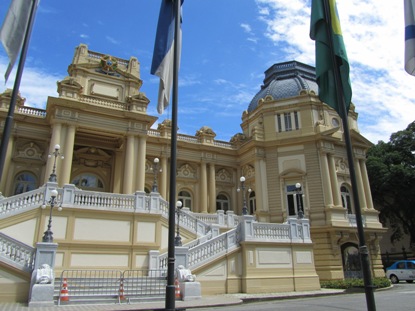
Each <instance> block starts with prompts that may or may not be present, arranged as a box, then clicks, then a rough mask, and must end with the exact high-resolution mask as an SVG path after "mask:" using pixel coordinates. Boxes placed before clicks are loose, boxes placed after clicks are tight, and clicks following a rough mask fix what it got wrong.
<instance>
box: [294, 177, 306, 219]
mask: <svg viewBox="0 0 415 311" xmlns="http://www.w3.org/2000/svg"><path fill="white" fill-rule="evenodd" d="M295 189H296V191H297V202H298V218H300V219H301V218H304V211H303V208H302V206H301V201H302V196H303V192H302V191H301V184H300V183H299V182H298V183H296V184H295Z"/></svg>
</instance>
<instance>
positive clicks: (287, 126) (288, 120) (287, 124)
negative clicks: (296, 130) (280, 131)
mask: <svg viewBox="0 0 415 311" xmlns="http://www.w3.org/2000/svg"><path fill="white" fill-rule="evenodd" d="M284 122H285V130H286V131H292V129H293V126H292V122H291V113H289V112H286V113H284Z"/></svg>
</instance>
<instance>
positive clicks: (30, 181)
mask: <svg viewBox="0 0 415 311" xmlns="http://www.w3.org/2000/svg"><path fill="white" fill-rule="evenodd" d="M37 187H38V183H37V178H36V176H35V175H34V174H33V173H30V172H23V173H20V174H19V175H17V176H16V178H15V180H14V194H20V193H23V192H27V191H31V190H34V189H36V188H37Z"/></svg>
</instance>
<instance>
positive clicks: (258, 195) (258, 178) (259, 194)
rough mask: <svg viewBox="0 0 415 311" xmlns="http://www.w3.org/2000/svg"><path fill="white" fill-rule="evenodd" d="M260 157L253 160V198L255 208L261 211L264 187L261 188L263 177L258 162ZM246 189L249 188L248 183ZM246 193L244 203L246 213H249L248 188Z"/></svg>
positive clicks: (262, 208)
mask: <svg viewBox="0 0 415 311" xmlns="http://www.w3.org/2000/svg"><path fill="white" fill-rule="evenodd" d="M260 161H261V160H260V159H256V160H255V200H256V208H257V209H260V210H261V211H263V210H264V206H263V201H262V198H263V193H264V189H263V188H262V187H263V185H264V183H263V177H262V173H263V172H262V169H261V163H260ZM245 186H246V189H249V185H248V184H246V185H245ZM246 191H247V194H246V205H247V207H248V213H249V214H250V213H251V206H250V202H249V193H248V190H246Z"/></svg>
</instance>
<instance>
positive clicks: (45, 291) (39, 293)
mask: <svg viewBox="0 0 415 311" xmlns="http://www.w3.org/2000/svg"><path fill="white" fill-rule="evenodd" d="M53 287H54V286H53V285H52V284H35V285H33V287H32V293H31V294H32V296H31V299H30V301H29V307H51V306H54V305H55V303H54V301H53ZM51 297H52V299H51Z"/></svg>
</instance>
